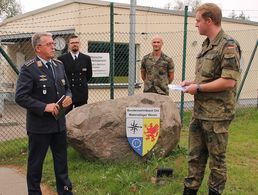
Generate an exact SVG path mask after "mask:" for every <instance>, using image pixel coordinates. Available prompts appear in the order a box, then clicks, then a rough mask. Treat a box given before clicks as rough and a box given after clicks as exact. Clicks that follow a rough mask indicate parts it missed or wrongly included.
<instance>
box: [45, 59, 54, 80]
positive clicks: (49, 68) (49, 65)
mask: <svg viewBox="0 0 258 195" xmlns="http://www.w3.org/2000/svg"><path fill="white" fill-rule="evenodd" d="M46 65H47V68H48V70H49V71H50V72H51V74H52V76H53V78H55V74H54V72H53V67H52V63H51V62H47V63H46Z"/></svg>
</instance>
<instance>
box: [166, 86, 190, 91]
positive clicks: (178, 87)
mask: <svg viewBox="0 0 258 195" xmlns="http://www.w3.org/2000/svg"><path fill="white" fill-rule="evenodd" d="M168 88H169V90H170V91H183V92H184V91H185V89H186V87H183V86H181V85H173V84H169V85H168Z"/></svg>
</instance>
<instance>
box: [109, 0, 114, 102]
mask: <svg viewBox="0 0 258 195" xmlns="http://www.w3.org/2000/svg"><path fill="white" fill-rule="evenodd" d="M114 48H115V44H114V3H110V48H109V52H110V99H114V70H115V69H114V64H115V61H114V59H115V51H114Z"/></svg>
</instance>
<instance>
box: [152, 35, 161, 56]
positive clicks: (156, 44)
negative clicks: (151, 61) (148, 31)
mask: <svg viewBox="0 0 258 195" xmlns="http://www.w3.org/2000/svg"><path fill="white" fill-rule="evenodd" d="M151 43H152V47H153V51H154V52H159V51H161V48H162V46H163V39H162V38H161V37H160V36H158V35H155V36H154V37H153V38H152V42H151Z"/></svg>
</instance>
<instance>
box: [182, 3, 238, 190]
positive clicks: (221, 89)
mask: <svg viewBox="0 0 258 195" xmlns="http://www.w3.org/2000/svg"><path fill="white" fill-rule="evenodd" d="M221 18H222V13H221V9H220V8H219V7H218V6H217V5H215V4H213V3H206V4H203V5H201V6H200V7H199V8H197V11H196V27H197V28H198V30H199V33H200V35H205V36H207V38H206V40H205V41H204V42H203V45H202V50H201V52H200V53H199V54H198V56H197V63H196V70H195V74H196V77H195V80H194V81H183V82H182V83H181V85H182V86H186V90H185V93H189V94H192V95H194V111H193V119H192V122H191V124H190V127H189V159H188V176H187V177H186V178H185V180H184V185H185V188H184V193H183V194H184V195H188V194H189V195H190V194H197V191H198V189H199V187H200V185H201V183H202V180H203V177H204V171H205V167H206V163H207V160H208V157H209V168H210V176H209V180H208V186H209V195H217V194H221V193H222V191H223V190H224V188H225V183H226V180H227V168H226V159H225V158H226V148H227V143H228V128H229V125H230V123H231V120H232V119H233V117H234V113H235V103H236V85H237V81H238V79H239V77H240V72H239V63H240V62H239V61H240V55H241V54H240V46H239V44H238V43H237V42H236V41H235V40H234V39H233V38H231V37H230V36H228V35H226V34H225V33H224V31H223V30H222V28H221Z"/></svg>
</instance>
